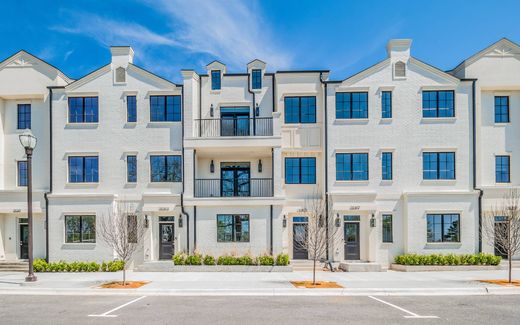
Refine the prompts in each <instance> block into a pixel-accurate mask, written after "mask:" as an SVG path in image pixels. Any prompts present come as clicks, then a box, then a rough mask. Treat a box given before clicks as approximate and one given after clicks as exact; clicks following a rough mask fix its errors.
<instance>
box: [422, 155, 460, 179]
mask: <svg viewBox="0 0 520 325" xmlns="http://www.w3.org/2000/svg"><path fill="white" fill-rule="evenodd" d="M423 179H455V153H454V152H423Z"/></svg>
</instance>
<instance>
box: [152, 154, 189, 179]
mask: <svg viewBox="0 0 520 325" xmlns="http://www.w3.org/2000/svg"><path fill="white" fill-rule="evenodd" d="M181 167H182V166H181V156H173V155H164V156H150V172H151V181H152V182H154V183H156V182H181V181H182V168H181Z"/></svg>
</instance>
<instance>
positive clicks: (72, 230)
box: [65, 216, 96, 243]
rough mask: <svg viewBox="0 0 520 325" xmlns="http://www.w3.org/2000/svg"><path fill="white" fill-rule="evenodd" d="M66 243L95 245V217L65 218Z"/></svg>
mask: <svg viewBox="0 0 520 325" xmlns="http://www.w3.org/2000/svg"><path fill="white" fill-rule="evenodd" d="M65 242H66V243H95V242H96V216H65Z"/></svg>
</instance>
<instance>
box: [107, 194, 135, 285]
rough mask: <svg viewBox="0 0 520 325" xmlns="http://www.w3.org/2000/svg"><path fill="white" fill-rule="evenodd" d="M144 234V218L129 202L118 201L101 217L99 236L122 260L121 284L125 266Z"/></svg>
mask: <svg viewBox="0 0 520 325" xmlns="http://www.w3.org/2000/svg"><path fill="white" fill-rule="evenodd" d="M144 234H145V227H144V220H143V218H139V215H138V214H137V213H135V209H131V207H130V206H129V204H127V203H125V202H120V201H119V202H118V203H117V204H116V205H115V207H114V209H113V210H112V211H110V212H109V213H108V216H104V217H103V218H102V219H101V226H100V228H99V235H100V237H101V238H102V239H103V240H104V241H105V242H106V243H107V245H108V246H109V247H110V248H112V249H113V250H114V252H115V253H116V255H117V257H118V258H119V259H120V260H121V261H123V263H124V266H123V286H125V285H126V268H127V266H128V265H129V264H130V262H131V260H132V258H133V255H134V253H135V252H136V251H137V249H138V248H139V247H141V246H142V243H143V238H144Z"/></svg>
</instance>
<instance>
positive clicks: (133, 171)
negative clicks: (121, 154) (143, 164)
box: [126, 155, 137, 183]
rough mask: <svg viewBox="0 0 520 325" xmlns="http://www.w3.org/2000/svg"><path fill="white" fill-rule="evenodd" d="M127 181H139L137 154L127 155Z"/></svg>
mask: <svg viewBox="0 0 520 325" xmlns="http://www.w3.org/2000/svg"><path fill="white" fill-rule="evenodd" d="M126 181H127V182H128V183H135V182H137V156H133V155H132V156H127V157H126Z"/></svg>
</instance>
